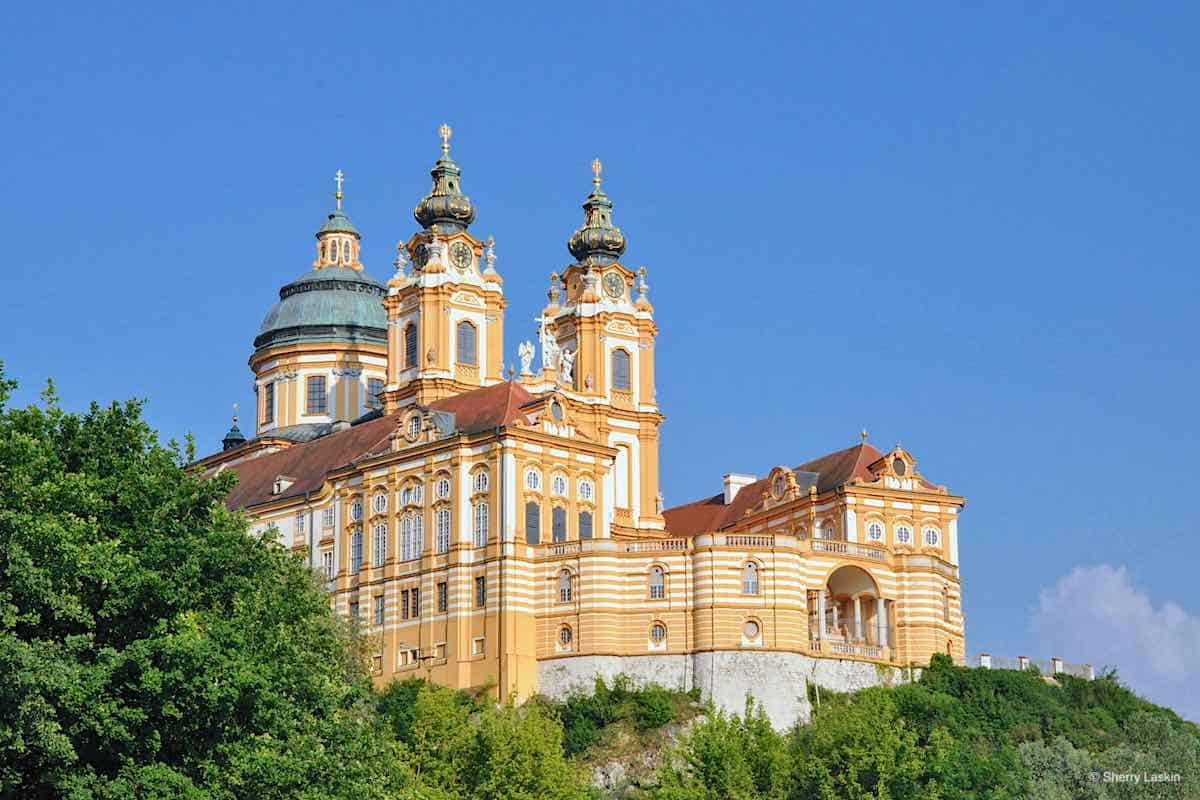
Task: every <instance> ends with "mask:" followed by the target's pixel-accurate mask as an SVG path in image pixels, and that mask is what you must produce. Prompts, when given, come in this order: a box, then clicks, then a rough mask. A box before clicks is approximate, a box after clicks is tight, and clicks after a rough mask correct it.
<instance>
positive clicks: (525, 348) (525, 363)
mask: <svg viewBox="0 0 1200 800" xmlns="http://www.w3.org/2000/svg"><path fill="white" fill-rule="evenodd" d="M517 355H518V356H520V357H521V374H522V375H532V374H533V371H532V370H531V369H530V368H529V367H530V366H531V365H532V364H533V342H530V341H524V342H521V344H520V346H519V347H517Z"/></svg>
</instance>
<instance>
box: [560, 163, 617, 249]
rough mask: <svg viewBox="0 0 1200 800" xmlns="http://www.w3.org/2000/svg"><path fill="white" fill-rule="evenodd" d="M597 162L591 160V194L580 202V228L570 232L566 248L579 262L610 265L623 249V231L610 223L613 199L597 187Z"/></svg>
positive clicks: (598, 181)
mask: <svg viewBox="0 0 1200 800" xmlns="http://www.w3.org/2000/svg"><path fill="white" fill-rule="evenodd" d="M600 170H601V166H600V161H599V159H597V160H596V161H593V162H592V172H593V173H594V175H595V177H594V178H593V179H592V193H591V194H589V195H588V196H587V199H586V200H584V202H583V227H581V228H579V229H578V230H576V231H575V233H573V234H571V238H570V239H569V240H567V249H568V250H570V251H571V255H573V256H575V260H576V261H578V262H579V263H581V264H611V263H612V262H614V261H616V260H617V259H618V258H620V257H621V254H622V253H624V252H625V234H623V233H621V229H620V228H618V227H617V226H615V225H613V224H612V207H613V204H612V200H609V199H608V195H606V194H605V193H604V190H603V189H601V188H600Z"/></svg>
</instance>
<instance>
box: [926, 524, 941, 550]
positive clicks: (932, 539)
mask: <svg viewBox="0 0 1200 800" xmlns="http://www.w3.org/2000/svg"><path fill="white" fill-rule="evenodd" d="M941 541H942V533H941V531H939V530H938V529H937V528H926V529H925V544H927V545H928V546H930V547H937V546H938V544H940V543H941Z"/></svg>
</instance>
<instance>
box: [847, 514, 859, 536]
mask: <svg viewBox="0 0 1200 800" xmlns="http://www.w3.org/2000/svg"><path fill="white" fill-rule="evenodd" d="M846 541H847V542H857V541H858V516H857V515H856V514H855V513H854V509H853V508H847V509H846Z"/></svg>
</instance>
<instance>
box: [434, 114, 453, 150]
mask: <svg viewBox="0 0 1200 800" xmlns="http://www.w3.org/2000/svg"><path fill="white" fill-rule="evenodd" d="M452 133H454V131H453V130H452V129H451V128H450V126H449V125H447V124H446V123H444V122H443V123H442V127H440V128H438V136H440V137H442V158H449V157H450V134H452Z"/></svg>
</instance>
